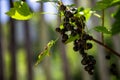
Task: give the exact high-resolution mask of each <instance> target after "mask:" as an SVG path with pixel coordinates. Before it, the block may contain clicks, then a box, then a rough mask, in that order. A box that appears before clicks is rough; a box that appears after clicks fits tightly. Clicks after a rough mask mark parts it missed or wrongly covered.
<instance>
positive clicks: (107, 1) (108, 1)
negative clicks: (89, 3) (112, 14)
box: [93, 0, 120, 10]
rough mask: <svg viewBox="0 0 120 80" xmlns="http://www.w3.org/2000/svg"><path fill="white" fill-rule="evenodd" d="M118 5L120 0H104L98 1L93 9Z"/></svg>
mask: <svg viewBox="0 0 120 80" xmlns="http://www.w3.org/2000/svg"><path fill="white" fill-rule="evenodd" d="M117 5H120V0H102V1H98V2H97V3H96V5H95V6H94V8H93V10H103V9H106V8H109V7H112V6H117Z"/></svg>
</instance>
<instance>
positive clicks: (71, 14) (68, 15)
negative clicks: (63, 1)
mask: <svg viewBox="0 0 120 80" xmlns="http://www.w3.org/2000/svg"><path fill="white" fill-rule="evenodd" d="M64 15H65V16H66V17H68V18H70V17H73V13H72V12H71V11H69V10H67V11H65V13H64Z"/></svg>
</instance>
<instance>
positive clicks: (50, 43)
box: [35, 39, 57, 65]
mask: <svg viewBox="0 0 120 80" xmlns="http://www.w3.org/2000/svg"><path fill="white" fill-rule="evenodd" d="M56 41H57V39H56V40H55V41H54V40H51V41H50V42H49V43H48V44H47V46H46V47H45V48H44V50H43V51H42V52H41V53H40V54H39V56H38V59H37V62H36V64H35V65H38V64H39V63H40V62H41V61H42V60H43V59H44V58H45V57H46V56H47V55H48V56H49V55H50V49H51V47H52V46H53V45H54V44H55V42H56Z"/></svg>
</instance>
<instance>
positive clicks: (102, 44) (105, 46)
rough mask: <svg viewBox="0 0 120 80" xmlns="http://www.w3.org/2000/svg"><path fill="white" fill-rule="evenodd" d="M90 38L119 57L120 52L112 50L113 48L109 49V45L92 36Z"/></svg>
mask: <svg viewBox="0 0 120 80" xmlns="http://www.w3.org/2000/svg"><path fill="white" fill-rule="evenodd" d="M92 40H93V41H94V42H96V43H98V44H100V45H101V46H103V47H104V48H106V49H107V50H108V51H110V52H112V53H113V54H115V55H117V56H118V57H120V53H118V52H116V51H114V50H113V49H111V48H110V47H108V46H107V45H105V44H104V43H102V42H100V41H98V40H96V39H94V38H92Z"/></svg>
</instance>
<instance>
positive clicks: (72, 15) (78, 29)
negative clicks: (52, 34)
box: [56, 4, 96, 74]
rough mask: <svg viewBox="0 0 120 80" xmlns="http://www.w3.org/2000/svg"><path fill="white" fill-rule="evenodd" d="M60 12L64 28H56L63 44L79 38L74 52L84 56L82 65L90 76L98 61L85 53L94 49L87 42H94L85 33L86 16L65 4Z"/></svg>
mask: <svg viewBox="0 0 120 80" xmlns="http://www.w3.org/2000/svg"><path fill="white" fill-rule="evenodd" d="M59 5H60V7H59V10H60V11H61V12H63V14H64V17H63V23H62V24H63V27H62V28H61V27H58V28H56V31H57V32H59V33H60V34H61V36H62V42H63V43H66V41H67V40H68V39H69V38H70V37H71V36H72V37H75V36H79V37H78V38H77V39H75V40H74V41H73V42H74V47H73V50H74V51H79V53H80V54H81V55H82V57H83V59H82V61H81V63H82V64H83V65H84V66H85V68H84V69H85V70H86V71H87V72H88V73H89V74H93V72H94V65H95V64H96V60H95V59H94V57H93V56H92V55H88V54H87V53H86V52H85V51H86V50H89V49H91V48H92V43H90V42H87V41H88V40H92V39H93V38H92V36H90V35H88V34H87V33H86V32H85V30H84V29H85V20H86V18H85V16H84V15H80V16H76V14H78V11H77V9H76V8H68V7H66V6H65V5H63V4H59Z"/></svg>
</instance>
